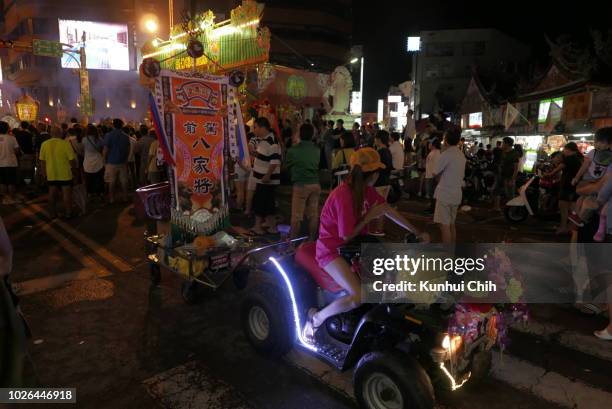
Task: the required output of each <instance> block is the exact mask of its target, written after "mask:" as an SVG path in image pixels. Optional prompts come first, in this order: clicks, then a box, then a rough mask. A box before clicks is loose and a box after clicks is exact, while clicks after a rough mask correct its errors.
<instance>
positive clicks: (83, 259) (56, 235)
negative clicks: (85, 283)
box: [20, 207, 112, 277]
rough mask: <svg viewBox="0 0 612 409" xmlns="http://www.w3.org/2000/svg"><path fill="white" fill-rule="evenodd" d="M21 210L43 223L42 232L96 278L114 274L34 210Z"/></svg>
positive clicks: (23, 208)
mask: <svg viewBox="0 0 612 409" xmlns="http://www.w3.org/2000/svg"><path fill="white" fill-rule="evenodd" d="M20 210H21V212H23V214H25V215H26V216H27V217H29V218H30V219H32V220H33V221H35V222H37V223H43V225H42V226H41V228H40V231H41V232H44V233H47V234H48V235H49V236H51V238H53V239H55V241H57V243H58V244H59V245H60V246H61V247H62V248H64V250H66V251H67V252H68V253H69V254H70V255H71V256H73V257H74V258H75V259H77V260H78V261H79V262H80V263H81V264H82V265H83V266H84V267H86V268H87V269H89V270H91V271H92V272H93V273H94V274H95V275H96V276H99V277H106V276H108V275H111V274H112V273H111V272H110V271H108V270H107V269H106V268H105V267H104V266H102V265H101V264H100V263H98V262H97V261H96V260H94V259H93V258H91V257H90V256H88V255H86V254H83V252H82V251H81V250H80V249H79V248H78V247H77V246H76V245H75V244H74V243H73V242H71V241H70V240H68V239H67V238H66V237H65V236H64V235H62V234H61V233H60V232H58V231H57V230H55V229H54V228H53V226H52V225H50V224H48V223H44V221H43V220H42V219H41V218H39V217H38V216H37V215H36V214H35V213H34V212H33V211H32V210H30V209H28V208H25V207H22V208H21V209H20Z"/></svg>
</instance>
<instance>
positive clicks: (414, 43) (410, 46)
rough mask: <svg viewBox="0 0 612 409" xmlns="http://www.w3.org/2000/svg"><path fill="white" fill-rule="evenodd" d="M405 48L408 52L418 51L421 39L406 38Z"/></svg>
mask: <svg viewBox="0 0 612 409" xmlns="http://www.w3.org/2000/svg"><path fill="white" fill-rule="evenodd" d="M406 47H407V51H408V52H413V51H420V50H421V37H408V41H407V44H406Z"/></svg>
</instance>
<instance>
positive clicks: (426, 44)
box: [413, 29, 529, 115]
mask: <svg viewBox="0 0 612 409" xmlns="http://www.w3.org/2000/svg"><path fill="white" fill-rule="evenodd" d="M420 39H421V46H420V50H419V51H418V52H417V53H416V55H415V59H414V60H413V61H414V65H415V67H414V71H415V74H414V76H415V78H416V81H415V108H416V109H415V111H416V112H417V114H418V115H421V114H428V113H431V112H437V111H439V110H442V111H445V112H456V111H457V109H458V107H459V105H460V103H461V101H462V100H463V98H464V96H465V94H466V91H467V88H468V85H469V83H470V79H471V78H472V72H473V69H474V67H478V69H479V70H491V71H500V72H506V73H512V72H517V71H518V70H519V69H520V68H521V66H522V64H524V63H525V61H526V60H527V58H528V57H529V48H528V47H526V46H525V45H523V44H522V43H520V42H518V41H517V40H515V39H513V38H511V37H509V36H507V35H505V34H504V33H502V32H500V31H498V30H494V29H467V30H442V31H422V32H421V33H420Z"/></svg>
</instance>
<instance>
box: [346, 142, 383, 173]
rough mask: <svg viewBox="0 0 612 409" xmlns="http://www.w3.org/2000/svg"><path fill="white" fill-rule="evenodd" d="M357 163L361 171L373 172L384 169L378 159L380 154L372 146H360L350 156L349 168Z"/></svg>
mask: <svg viewBox="0 0 612 409" xmlns="http://www.w3.org/2000/svg"><path fill="white" fill-rule="evenodd" d="M356 165H359V166H360V167H361V170H362V171H363V172H373V171H375V170H379V169H384V168H385V165H384V164H383V163H382V162H381V161H380V155H379V154H378V152H376V150H374V149H373V148H361V149H359V150H357V151H355V152H354V153H353V156H351V168H352V167H354V166H356Z"/></svg>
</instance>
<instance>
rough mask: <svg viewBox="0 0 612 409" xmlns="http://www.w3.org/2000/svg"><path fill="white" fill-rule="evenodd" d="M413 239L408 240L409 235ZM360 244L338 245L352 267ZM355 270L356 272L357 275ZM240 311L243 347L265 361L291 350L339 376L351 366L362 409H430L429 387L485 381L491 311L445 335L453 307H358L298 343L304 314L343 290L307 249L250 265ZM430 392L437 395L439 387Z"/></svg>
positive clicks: (492, 337)
mask: <svg viewBox="0 0 612 409" xmlns="http://www.w3.org/2000/svg"><path fill="white" fill-rule="evenodd" d="M412 237H414V236H412ZM360 249H361V246H360V245H348V246H345V247H342V248H339V249H338V250H339V253H340V254H341V255H342V256H343V257H344V258H345V259H347V261H349V263H350V264H351V265H352V266H353V268H354V269H358V268H359V267H358V266H359V263H358V260H359V257H360V251H361V250H360ZM357 272H358V271H357ZM249 275H250V278H249V281H250V283H249V287H248V290H247V295H246V297H245V299H244V301H243V304H242V308H241V315H242V317H241V318H242V325H243V331H244V332H245V334H246V336H247V338H248V340H249V342H250V343H251V345H252V346H253V347H254V348H255V349H256V350H257V351H259V352H261V353H264V354H267V355H270V356H277V357H278V356H282V355H284V354H286V353H287V352H288V351H289V350H290V349H291V348H293V347H294V346H295V347H298V348H301V349H303V350H305V351H306V352H307V353H308V354H310V355H312V356H313V357H316V358H318V359H321V360H323V361H325V362H326V363H328V364H329V365H330V366H331V367H333V368H335V369H336V370H339V371H346V370H348V369H351V368H354V374H353V385H354V392H355V397H356V399H357V401H358V403H359V405H360V407H361V408H367V409H395V408H397V409H401V408H417V409H430V408H433V407H434V401H435V397H434V388H440V389H442V390H455V389H458V388H460V387H462V386H463V385H465V384H470V383H472V384H475V383H477V382H478V381H480V380H482V379H483V378H485V377H486V376H487V374H488V372H489V369H490V366H491V348H492V346H493V344H495V341H496V339H497V326H496V318H495V313H494V312H495V308H493V307H492V306H491V305H489V304H482V305H479V308H480V309H481V310H482V311H485V312H488V311H491V312H492V313H491V314H483V315H482V317H486V318H483V319H482V321H479V322H478V325H477V328H478V331H477V336H472V337H469V339H468V338H465V339H464V338H463V337H462V336H458V335H455V334H449V333H448V332H447V331H448V328H449V320H450V319H451V317H452V316H453V314H454V311H455V309H454V306H451V305H446V306H444V305H440V304H432V305H430V306H425V307H423V306H420V308H419V307H417V306H416V305H414V304H364V305H361V306H359V307H358V308H356V309H354V310H352V311H349V312H345V313H342V314H338V315H336V316H333V317H331V318H329V319H328V320H327V321H326V322H325V323H324V324H322V325H321V326H320V328H319V329H318V330H317V332H316V334H315V342H314V344H310V343H308V342H306V340H305V339H304V338H303V335H302V328H303V325H304V322H305V320H306V316H307V311H308V309H309V308H311V307H317V308H318V309H320V308H322V307H324V306H326V305H328V304H330V303H331V302H332V301H334V300H335V299H337V298H339V297H342V296H344V295H346V292H344V291H343V289H342V288H341V287H340V286H339V285H338V284H337V283H336V282H335V281H334V280H333V279H332V278H331V277H330V276H329V275H328V274H327V273H326V272H325V271H324V270H322V269H321V268H320V267H319V266H318V264H317V262H316V260H315V244H314V243H303V244H301V245H300V246H299V247H298V248H297V250H294V251H287V252H284V254H282V255H280V256H278V257H274V256H272V257H269V258H268V260H267V261H266V262H265V263H263V264H261V265H259V266H255V267H254V268H253V269H251V271H250V272H249ZM440 389H438V390H440Z"/></svg>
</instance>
